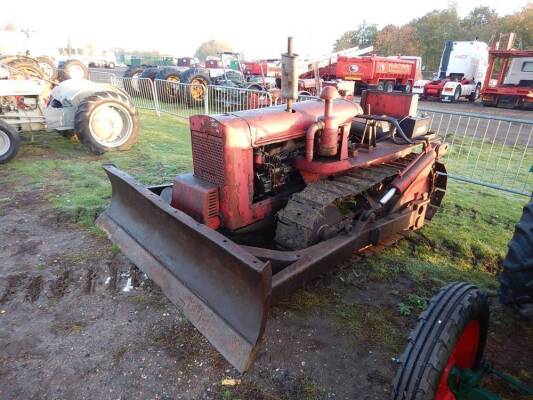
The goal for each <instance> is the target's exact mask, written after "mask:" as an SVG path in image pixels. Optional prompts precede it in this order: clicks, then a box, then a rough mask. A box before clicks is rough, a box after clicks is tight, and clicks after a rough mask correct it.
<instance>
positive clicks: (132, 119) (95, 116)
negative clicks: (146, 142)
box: [74, 91, 139, 154]
mask: <svg viewBox="0 0 533 400" xmlns="http://www.w3.org/2000/svg"><path fill="white" fill-rule="evenodd" d="M74 127H75V128H74V129H75V131H76V133H77V135H78V137H79V139H80V141H81V142H82V143H83V144H84V145H85V146H86V147H87V148H88V149H89V150H90V151H91V152H93V153H96V154H101V153H105V152H107V151H119V150H129V149H130V148H131V147H132V146H133V145H134V144H135V143H136V142H137V140H138V139H139V114H138V112H137V110H136V109H135V106H134V105H133V103H132V102H131V101H130V99H128V98H127V97H126V96H124V95H122V94H119V93H117V92H112V91H105V92H96V93H94V94H93V95H91V96H89V97H87V98H85V99H84V100H83V101H82V102H81V103H80V105H79V106H78V109H77V110H76V115H75V117H74Z"/></svg>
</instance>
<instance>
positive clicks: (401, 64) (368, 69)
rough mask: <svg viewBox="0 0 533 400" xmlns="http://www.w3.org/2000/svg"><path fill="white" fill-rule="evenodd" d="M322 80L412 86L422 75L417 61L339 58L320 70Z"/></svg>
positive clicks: (307, 74) (306, 75)
mask: <svg viewBox="0 0 533 400" xmlns="http://www.w3.org/2000/svg"><path fill="white" fill-rule="evenodd" d="M319 75H320V77H321V78H322V79H326V80H327V79H343V80H348V81H358V82H361V83H363V84H366V85H377V84H378V83H379V82H380V81H393V82H394V83H395V84H399V85H406V84H407V82H410V83H411V84H413V83H414V81H415V80H417V79H418V76H419V75H420V65H419V63H418V62H417V60H408V59H402V58H388V57H379V56H376V55H371V56H360V57H344V56H339V57H338V58H337V62H336V63H332V64H330V65H328V66H325V67H322V68H320V69H319ZM313 77H314V71H308V72H306V73H305V74H302V75H300V78H302V79H305V78H313Z"/></svg>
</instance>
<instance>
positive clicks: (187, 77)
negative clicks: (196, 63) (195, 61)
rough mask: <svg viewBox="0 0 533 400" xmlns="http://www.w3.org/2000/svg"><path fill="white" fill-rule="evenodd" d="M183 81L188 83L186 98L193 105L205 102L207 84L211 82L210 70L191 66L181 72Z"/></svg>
mask: <svg viewBox="0 0 533 400" xmlns="http://www.w3.org/2000/svg"><path fill="white" fill-rule="evenodd" d="M181 82H182V83H188V84H189V85H188V86H187V87H184V89H183V90H184V92H185V99H186V101H187V102H188V103H190V104H192V105H200V104H201V103H203V101H204V98H205V96H206V93H207V86H208V85H210V84H211V78H210V77H209V72H208V71H206V70H205V69H202V68H191V69H188V70H187V71H185V72H183V73H182V74H181Z"/></svg>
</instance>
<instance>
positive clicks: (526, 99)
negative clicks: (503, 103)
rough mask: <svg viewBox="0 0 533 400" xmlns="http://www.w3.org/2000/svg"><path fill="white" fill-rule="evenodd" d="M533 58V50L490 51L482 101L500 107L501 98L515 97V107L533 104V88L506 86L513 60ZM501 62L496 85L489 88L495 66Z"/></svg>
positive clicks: (482, 90)
mask: <svg viewBox="0 0 533 400" xmlns="http://www.w3.org/2000/svg"><path fill="white" fill-rule="evenodd" d="M524 57H533V50H495V49H492V50H489V65H488V67H487V73H486V75H485V82H484V83H483V87H482V89H481V100H482V101H483V102H484V103H486V104H488V105H490V104H491V105H498V102H499V100H500V97H502V96H513V97H515V102H514V107H519V106H520V105H522V104H529V103H533V86H529V87H521V86H512V85H504V83H503V81H504V79H505V74H506V73H507V69H508V67H509V64H510V62H511V60H512V59H513V58H524ZM498 61H499V62H500V73H499V74H498V79H497V80H496V85H494V86H489V82H490V79H491V77H492V74H493V72H494V66H495V64H496V63H497V62H498Z"/></svg>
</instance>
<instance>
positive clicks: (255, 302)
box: [97, 165, 272, 372]
mask: <svg viewBox="0 0 533 400" xmlns="http://www.w3.org/2000/svg"><path fill="white" fill-rule="evenodd" d="M104 168H105V170H106V172H107V174H108V177H109V179H110V181H111V185H112V189H113V196H112V200H111V205H110V206H109V208H108V209H107V210H106V211H105V212H104V213H103V214H102V215H100V217H99V218H98V220H97V225H98V226H100V227H101V228H102V229H104V230H105V231H106V232H107V233H108V235H109V237H110V239H111V240H112V241H113V242H114V243H115V244H117V245H118V246H119V247H120V248H121V250H122V251H123V252H124V253H125V254H126V255H127V256H128V257H129V258H130V259H131V260H132V262H133V263H135V264H136V265H137V266H138V267H140V268H141V269H142V270H143V271H144V272H145V273H146V274H147V275H148V276H149V277H150V278H151V279H152V280H153V281H154V282H156V283H157V284H158V285H159V286H160V287H161V288H162V290H163V292H164V293H165V295H166V296H168V297H169V299H170V300H171V301H172V302H173V303H174V304H176V305H178V306H179V307H181V308H182V310H183V311H184V313H185V314H186V316H187V317H188V318H189V320H190V321H191V322H192V323H193V324H194V325H195V326H196V328H198V330H199V331H200V332H201V333H202V334H203V335H204V336H205V337H206V338H207V339H208V340H209V341H210V342H211V343H212V344H213V346H214V347H216V348H217V350H218V351H219V352H220V353H221V354H222V355H223V356H224V357H225V358H226V359H227V360H228V361H229V362H230V363H231V364H232V365H234V366H235V368H237V369H238V370H239V371H241V372H243V371H246V370H247V369H248V368H249V366H250V365H251V363H252V361H253V359H254V358H255V353H256V351H257V349H258V346H259V342H260V339H261V337H262V335H263V331H264V329H265V324H266V317H267V311H268V307H269V300H270V294H271V276H272V272H271V267H270V263H269V262H263V261H260V260H259V259H258V258H256V257H254V256H252V255H251V254H250V253H248V252H246V251H245V250H243V249H241V248H240V247H239V246H238V245H236V244H235V243H233V242H231V241H230V240H228V239H226V238H225V237H224V236H222V235H221V234H219V233H218V232H216V231H214V230H212V229H209V228H208V227H206V226H205V225H202V224H199V223H197V222H196V221H194V220H193V219H192V218H190V217H189V216H187V215H186V214H184V213H183V212H181V211H179V210H176V209H174V208H172V207H170V206H169V205H168V204H166V203H165V202H164V201H163V200H162V199H160V198H159V196H157V195H156V194H154V193H152V192H150V191H149V190H148V189H146V188H144V187H142V186H140V185H139V184H138V183H137V182H136V181H135V180H134V179H133V178H132V177H130V176H129V175H127V174H125V173H124V172H122V171H120V170H118V169H117V168H116V167H114V166H111V165H107V166H105V167H104Z"/></svg>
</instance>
